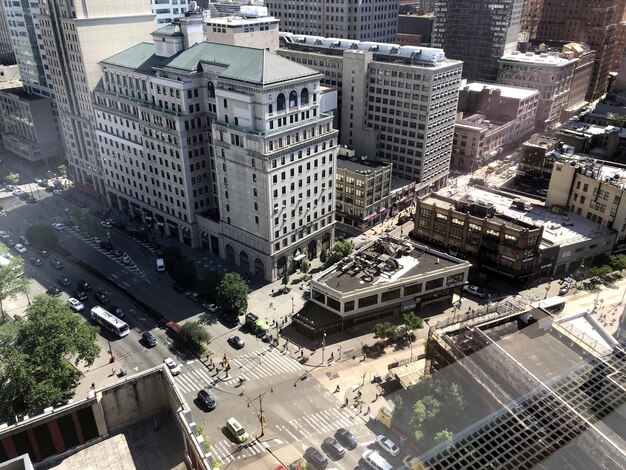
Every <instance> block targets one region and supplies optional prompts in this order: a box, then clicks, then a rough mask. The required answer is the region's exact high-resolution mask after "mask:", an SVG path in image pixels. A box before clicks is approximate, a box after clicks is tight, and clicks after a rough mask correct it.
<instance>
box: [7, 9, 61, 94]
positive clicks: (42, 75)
mask: <svg viewBox="0 0 626 470" xmlns="http://www.w3.org/2000/svg"><path fill="white" fill-rule="evenodd" d="M4 11H5V14H6V18H7V24H8V28H9V33H10V36H11V42H12V44H13V50H14V52H15V59H16V62H17V64H18V66H19V69H20V75H21V78H22V83H23V85H24V91H25V92H26V93H33V94H36V95H38V96H45V97H48V98H53V97H54V93H53V90H52V82H51V77H50V73H49V71H48V60H47V57H46V54H45V52H44V51H43V37H42V35H41V29H40V27H39V21H38V16H39V14H40V10H39V3H37V2H6V3H5V5H4Z"/></svg>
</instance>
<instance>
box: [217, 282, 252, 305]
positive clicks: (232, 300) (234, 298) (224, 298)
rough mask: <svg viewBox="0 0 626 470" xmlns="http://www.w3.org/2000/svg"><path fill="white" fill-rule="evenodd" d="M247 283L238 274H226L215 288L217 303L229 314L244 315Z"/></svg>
mask: <svg viewBox="0 0 626 470" xmlns="http://www.w3.org/2000/svg"><path fill="white" fill-rule="evenodd" d="M248 294H250V288H249V287H248V283H247V282H246V281H245V279H243V278H242V277H241V276H240V275H239V274H238V273H227V274H225V275H224V277H223V278H222V281H221V282H220V284H219V286H217V301H218V303H219V304H220V305H221V306H222V308H223V309H224V310H225V311H226V312H229V313H245V311H246V310H247V309H248Z"/></svg>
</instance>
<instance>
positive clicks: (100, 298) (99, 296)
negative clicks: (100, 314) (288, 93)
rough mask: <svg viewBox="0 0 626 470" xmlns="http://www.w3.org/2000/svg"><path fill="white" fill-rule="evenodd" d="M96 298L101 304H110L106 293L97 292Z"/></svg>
mask: <svg viewBox="0 0 626 470" xmlns="http://www.w3.org/2000/svg"><path fill="white" fill-rule="evenodd" d="M95 297H96V301H97V302H98V303H99V304H102V305H106V304H108V303H109V298H108V297H107V296H106V294H105V293H104V292H100V291H98V292H96V295H95Z"/></svg>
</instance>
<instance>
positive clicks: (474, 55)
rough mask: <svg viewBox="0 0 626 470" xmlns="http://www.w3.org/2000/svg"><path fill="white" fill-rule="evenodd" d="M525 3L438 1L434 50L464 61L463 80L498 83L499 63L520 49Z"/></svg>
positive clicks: (518, 0)
mask: <svg viewBox="0 0 626 470" xmlns="http://www.w3.org/2000/svg"><path fill="white" fill-rule="evenodd" d="M523 4H524V0H495V1H494V0H475V1H472V2H468V1H466V0H436V1H435V22H434V25H433V39H432V46H433V47H440V48H442V49H443V50H444V51H445V53H446V56H448V57H450V58H451V59H458V60H462V61H463V77H465V78H467V79H468V80H472V81H479V82H492V83H493V82H495V81H496V79H497V78H498V59H500V57H502V56H503V55H508V54H510V53H512V52H513V51H515V50H516V48H517V36H518V34H519V31H520V20H521V16H522V7H523Z"/></svg>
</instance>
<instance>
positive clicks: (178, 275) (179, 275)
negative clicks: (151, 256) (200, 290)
mask: <svg viewBox="0 0 626 470" xmlns="http://www.w3.org/2000/svg"><path fill="white" fill-rule="evenodd" d="M165 265H166V266H167V262H166V263H165ZM170 276H172V279H174V280H175V281H176V282H177V283H178V284H180V285H181V286H183V287H185V288H187V289H191V288H192V287H193V286H194V285H195V284H196V283H197V282H198V279H197V278H196V265H195V264H194V262H193V260H191V259H189V258H187V257H186V256H183V257H181V258H178V259H176V260H175V261H174V262H173V265H172V268H171V270H170Z"/></svg>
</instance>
